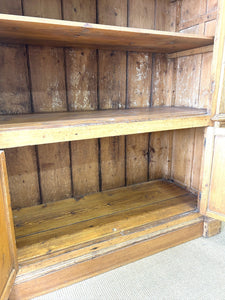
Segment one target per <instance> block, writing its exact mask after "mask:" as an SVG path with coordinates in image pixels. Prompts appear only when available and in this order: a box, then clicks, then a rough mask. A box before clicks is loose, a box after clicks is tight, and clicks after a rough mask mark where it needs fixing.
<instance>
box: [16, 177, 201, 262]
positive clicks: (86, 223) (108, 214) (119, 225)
mask: <svg viewBox="0 0 225 300" xmlns="http://www.w3.org/2000/svg"><path fill="white" fill-rule="evenodd" d="M196 200H197V197H196V196H194V195H192V194H190V193H189V192H187V191H186V190H184V189H182V188H180V187H178V186H176V185H174V184H172V183H168V182H165V181H160V180H159V181H153V182H149V183H143V184H138V185H133V186H129V187H123V188H117V189H114V190H109V191H105V192H101V193H95V194H92V195H88V196H85V197H83V198H81V199H80V200H79V201H76V200H75V199H67V200H62V201H58V202H54V203H49V204H48V205H45V204H43V205H40V206H34V207H30V208H23V209H21V210H15V211H14V222H15V228H16V237H17V247H18V259H19V262H20V264H21V263H23V265H26V261H27V262H28V261H30V260H33V259H36V261H37V260H38V261H40V257H42V256H43V255H47V256H48V255H49V257H53V256H56V255H58V254H59V252H60V253H61V254H62V253H66V252H68V248H70V249H71V250H72V249H74V250H77V254H76V257H79V256H82V255H92V251H91V248H93V247H94V245H95V244H96V243H99V242H106V241H108V246H109V245H110V244H111V245H112V244H114V245H115V247H116V242H115V239H118V241H120V242H122V241H126V240H127V241H128V240H129V234H130V233H132V232H133V233H134V232H136V231H139V230H138V228H142V227H143V230H144V229H147V228H151V227H152V226H150V225H148V224H154V222H158V221H159V220H163V219H168V218H171V217H172V216H176V215H179V214H181V215H182V214H183V213H187V212H196V208H197V201H196ZM182 216H183V215H182ZM171 220H172V219H171ZM121 233H123V234H122V236H121ZM111 239H114V242H113V241H111ZM40 243H41V247H40ZM106 244H107V243H106ZM87 246H88V248H87ZM99 247H101V246H97V248H96V249H95V251H97V249H98V250H99ZM104 247H106V245H105V246H104ZM88 249H89V250H88Z"/></svg>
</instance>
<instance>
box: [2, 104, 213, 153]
mask: <svg viewBox="0 0 225 300" xmlns="http://www.w3.org/2000/svg"><path fill="white" fill-rule="evenodd" d="M209 123H210V116H209V115H208V114H207V111H206V110H205V109H195V108H187V107H166V106H164V107H151V108H137V109H122V110H107V111H104V110H101V111H89V112H66V113H43V114H27V115H10V116H9V115H2V116H0V145H1V148H2V149H3V148H12V147H20V146H28V145H38V144H47V143H56V142H65V141H74V140H83V139H92V138H100V137H109V136H119V135H129V134H137V133H144V132H154V131H163V130H172V129H182V128H193V127H205V126H208V125H209ZM15 137H16V138H15Z"/></svg>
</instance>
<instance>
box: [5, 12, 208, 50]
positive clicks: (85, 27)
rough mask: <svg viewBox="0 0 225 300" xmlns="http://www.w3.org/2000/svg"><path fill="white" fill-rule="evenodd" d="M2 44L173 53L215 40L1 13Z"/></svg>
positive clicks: (198, 36)
mask: <svg viewBox="0 0 225 300" xmlns="http://www.w3.org/2000/svg"><path fill="white" fill-rule="evenodd" d="M0 41H3V42H7V43H22V44H33V45H49V46H61V47H92V48H103V49H104V48H105V49H108V48H110V49H123V50H135V51H138V50H142V51H150V52H162V53H172V52H177V51H183V50H188V49H193V48H198V47H202V46H207V45H211V44H213V37H206V36H203V35H194V34H183V33H176V32H168V31H158V30H149V29H140V28H131V27H120V26H109V25H100V24H90V23H82V22H72V21H64V20H54V19H45V18H36V17H25V16H15V15H7V14H0Z"/></svg>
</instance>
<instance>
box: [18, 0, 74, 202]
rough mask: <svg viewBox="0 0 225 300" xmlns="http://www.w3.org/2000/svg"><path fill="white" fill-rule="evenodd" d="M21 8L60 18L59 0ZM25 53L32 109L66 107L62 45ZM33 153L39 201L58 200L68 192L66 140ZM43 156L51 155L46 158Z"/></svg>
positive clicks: (36, 13)
mask: <svg viewBox="0 0 225 300" xmlns="http://www.w3.org/2000/svg"><path fill="white" fill-rule="evenodd" d="M23 9H24V14H25V15H29V16H36V17H48V18H58V19H61V2H60V1H59V0H54V3H53V2H52V1H49V0H48V1H42V0H39V1H36V2H35V3H34V2H31V1H26V0H25V1H24V3H23ZM28 53H29V65H30V77H31V91H32V100H33V109H34V112H55V111H66V110H67V102H66V84H65V69H64V52H63V49H61V48H51V47H36V46H29V48H28ZM46 150H47V151H48V152H47V153H46ZM37 153H38V162H39V170H40V184H41V196H42V201H43V202H48V201H55V200H56V199H55V198H54V196H56V197H57V200H59V198H58V197H60V196H62V197H63V195H64V197H66V196H67V195H71V174H70V163H69V161H70V160H69V144H68V143H65V144H63V143H61V144H52V145H43V146H38V151H37ZM62 153H63V154H62ZM47 159H51V160H50V162H47ZM62 166H63V167H62ZM55 179H57V180H55ZM64 197H63V198H64Z"/></svg>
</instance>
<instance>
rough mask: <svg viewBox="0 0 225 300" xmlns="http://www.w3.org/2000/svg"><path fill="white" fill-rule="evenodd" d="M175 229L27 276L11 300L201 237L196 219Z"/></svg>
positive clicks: (99, 272) (50, 288)
mask: <svg viewBox="0 0 225 300" xmlns="http://www.w3.org/2000/svg"><path fill="white" fill-rule="evenodd" d="M181 222H182V221H181ZM179 225H180V226H179ZM179 225H176V226H174V227H173V229H172V230H171V231H166V232H163V233H162V232H160V231H159V232H158V235H156V236H154V235H153V236H152V237H148V239H147V240H145V241H140V242H137V243H133V244H131V245H130V246H126V247H124V248H120V249H118V250H117V251H114V252H113V253H105V254H102V255H99V256H96V257H94V258H93V259H90V260H87V261H84V262H81V263H77V264H74V263H73V264H72V265H70V266H66V265H62V264H58V265H56V269H55V272H49V273H45V270H42V273H39V274H43V276H38V277H36V278H32V276H30V277H29V278H28V280H27V281H24V282H18V283H16V285H14V288H13V291H12V294H11V299H12V300H17V299H21V298H22V299H29V298H30V297H34V296H38V295H41V294H43V293H46V292H50V291H53V290H55V289H58V288H62V287H65V286H67V285H69V284H72V283H74V282H78V281H81V280H84V279H87V278H90V277H91V276H96V275H98V274H101V273H103V272H106V271H109V270H112V269H114V268H116V267H120V266H122V265H125V264H127V263H130V262H133V261H135V260H137V259H140V258H143V257H146V256H149V255H152V254H155V253H157V252H159V251H162V250H165V249H168V248H170V247H173V246H176V245H179V244H181V243H184V242H187V241H190V240H192V239H195V238H198V237H200V236H202V232H203V220H202V219H201V218H198V217H197V216H196V218H195V220H192V221H191V222H186V223H185V221H184V222H183V223H180V224H179ZM182 225H183V226H182ZM156 234H157V232H156ZM44 275H45V276H44ZM65 278H66V280H65ZM29 279H30V280H29ZM32 279H33V280H32Z"/></svg>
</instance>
